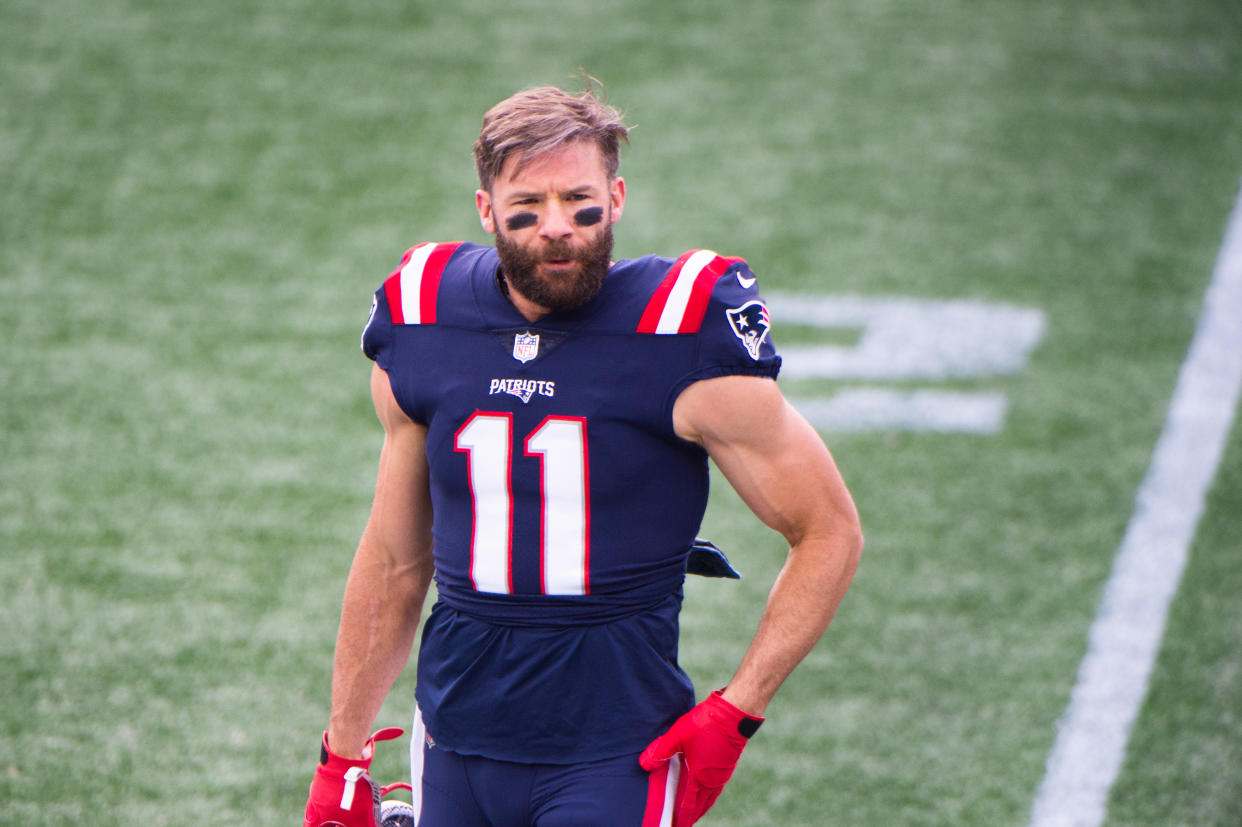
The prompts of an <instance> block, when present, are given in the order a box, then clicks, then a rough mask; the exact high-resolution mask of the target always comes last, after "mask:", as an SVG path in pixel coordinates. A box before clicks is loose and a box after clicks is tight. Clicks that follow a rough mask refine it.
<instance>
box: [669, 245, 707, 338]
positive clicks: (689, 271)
mask: <svg viewBox="0 0 1242 827" xmlns="http://www.w3.org/2000/svg"><path fill="white" fill-rule="evenodd" d="M715 259H716V254H715V253H714V252H712V251H711V250H699V251H698V252H696V253H694V255H692V256H690V258H689V259H687V260H686V263H685V264H684V265H682V268H681V272H680V273H678V274H677V281H676V282H674V283H673V289H672V290H671V291H669V294H668V300H667V301H666V302H665V303H664V309H663V310H662V311H661V312H660V321H659V322H658V323H657V324H656V331H655V332H656V333H660V334H665V335H668V334H673V333H676V332H677V331H678V330H679V329H680V328H681V320H682V318H684V317H685V315H686V307H687V305H689V303H690V295H691V293H692V292H693V290H694V281H695V279H697V278H698V277H699V273H701V272H703V268H704V267H706V266H707V265H709V264H711V263H712V262H713V261H714V260H715Z"/></svg>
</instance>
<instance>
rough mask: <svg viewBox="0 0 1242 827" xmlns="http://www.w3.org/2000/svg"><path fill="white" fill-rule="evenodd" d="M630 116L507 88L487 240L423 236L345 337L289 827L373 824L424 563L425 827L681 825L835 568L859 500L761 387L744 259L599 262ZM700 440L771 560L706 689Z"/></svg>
mask: <svg viewBox="0 0 1242 827" xmlns="http://www.w3.org/2000/svg"><path fill="white" fill-rule="evenodd" d="M626 133H627V128H626V127H625V126H624V125H623V123H622V121H621V119H620V116H619V115H618V113H617V112H616V111H615V110H614V109H613V108H612V107H610V106H608V105H607V104H605V103H603V102H602V101H601V100H600V99H599V98H598V97H597V96H596V95H595V93H594V89H593V86H592V84H590V83H589V82H588V88H587V90H586V91H585V92H584V93H582V94H570V93H567V92H564V91H562V90H560V89H557V88H553V87H541V88H537V89H531V90H527V91H524V92H520V93H518V94H516V95H514V96H513V97H511V98H509V99H507V100H505V101H502V102H501V103H499V104H497V105H496V106H495V107H493V108H492V109H491V110H490V111H489V112H488V113H487V114H486V116H485V117H484V120H483V128H482V131H481V133H480V135H479V138H478V141H477V142H476V144H475V147H474V153H475V159H476V165H477V170H478V174H479V181H480V187H479V189H478V191H477V192H476V193H475V204H476V207H477V210H478V215H479V219H480V222H481V223H482V226H483V229H484V230H485V231H487V232H488V233H489V234H492V235H494V237H495V244H494V245H493V246H481V245H478V244H472V243H459V242H453V243H425V244H419V245H416V246H415V247H413V248H411V249H410V250H409V251H408V252H407V253H406V254H405V256H404V257H403V258H402V260H401V263H400V265H399V266H398V267H397V269H396V270H395V271H394V272H393V273H392V275H391V276H390V277H388V278H387V279H386V280H385V281H384V282H383V284H382V285H381V286H380V288H379V289H378V290H377V291H376V293H375V297H374V303H373V306H372V311H371V317H370V320H369V321H368V323H367V325H366V328H365V331H364V333H363V337H362V347H363V350H364V352H365V353H366V355H367V356H368V357H370V358H371V359H372V360H373V361H374V366H373V368H372V373H371V394H372V398H373V401H374V404H375V409H376V411H377V413H378V415H379V419H380V422H381V423H382V425H383V429H384V444H383V448H382V450H381V453H380V458H379V474H378V479H377V483H376V489H375V497H374V502H373V505H372V509H371V515H370V518H369V520H368V522H367V525H366V528H365V530H364V531H363V534H362V538H361V541H360V542H359V545H358V549H357V552H356V554H355V557H354V561H353V564H352V567H351V569H350V573H349V578H348V581H347V583H346V587H345V598H344V605H343V608H342V611H341V621H340V629H339V633H338V637H337V643H336V655H335V661H334V665H333V680H332V708H331V715H330V717H329V722H328V728H327V731H326V732H325V733H324V735H323V738H322V742H321V760H320V765H319V767H318V770H317V772H316V773H315V776H314V781H313V782H312V785H311V791H310V800H309V802H308V804H307V809H306V820H305V824H306V825H308V827H320V825H321V824H323V823H324V822H330V821H335V822H339V823H341V824H344V825H346V826H347V827H354V826H355V825H367V827H373V825H374V824H375V823H376V821H375V820H376V817H377V813H378V793H377V788H376V787H375V785H374V783H373V782H372V781H371V780H370V777H369V775H368V774H367V767H368V766H369V762H370V759H371V755H372V752H373V750H374V747H375V743H376V742H377V741H380V740H384V739H386V738H390V737H393V731H392V730H381V731H380V732H378V733H375V734H374V735H369V733H370V728H371V726H372V723H373V721H374V719H375V716H376V715H377V714H378V711H379V709H380V706H381V703H382V702H383V700H384V698H385V696H386V695H387V693H388V691H389V689H390V687H391V686H392V684H393V682H394V680H395V679H396V677H397V676H398V674H399V673H400V672H401V670H402V669H403V668H404V666H405V664H406V662H407V659H408V657H409V654H410V652H411V648H412V645H413V643H414V639H415V634H416V631H417V629H418V625H419V619H420V614H421V611H422V608H423V602H424V599H425V597H426V594H427V591H428V588H429V585H430V583H431V581H432V579H433V578H434V580H435V583H436V587H437V599H436V601H435V604H434V605H433V607H432V609H431V612H430V615H429V617H428V619H427V621H426V624H425V625H424V627H423V630H422V638H421V643H420V645H419V651H418V665H417V689H416V701H417V706H416V712H415V716H414V731H413V738H412V743H411V765H412V774H413V779H412V781H413V785H414V793H413V794H414V808H415V810H416V811H418V813H419V816H418V819H419V820H418V824H419V825H420V827H448V826H449V825H451V826H452V827H475V825H477V827H487V825H535V824H538V825H541V827H553V826H554V825H566V826H568V825H574V827H583V825H608V827H617V825H634V827H639V825H669V824H671V825H676V827H688V825H691V824H693V823H694V822H695V821H697V820H698V819H699V818H700V817H701V816H702V815H703V813H705V812H706V811H707V810H708V808H710V807H711V806H712V804H713V803H714V802H715V800H716V798H717V796H719V795H720V792H721V790H722V789H723V787H724V785H725V783H726V782H727V781H728V780H729V778H730V776H731V775H732V773H733V771H734V767H735V765H736V764H737V761H738V759H739V757H740V756H741V754H742V750H743V748H744V747H745V746H746V743H747V739H749V738H750V737H751V736H753V735H754V734H755V732H756V730H757V729H758V728H759V725H760V724H761V723H762V722H763V720H764V718H763V715H764V713H765V711H766V709H767V706H768V703H769V701H770V700H771V699H772V697H773V695H774V694H775V692H776V691H777V688H778V687H779V686H780V685H781V683H782V682H783V681H784V680H785V678H786V677H787V676H788V675H789V674H790V672H791V671H792V670H793V669H794V668H795V666H796V665H797V664H798V663H799V662H800V661H801V660H802V659H803V657H804V656H805V655H806V654H807V653H808V652H809V651H810V650H811V648H812V647H813V646H814V645H815V643H816V642H817V641H818V640H819V638H820V637H821V636H822V634H823V633H824V631H825V629H826V627H827V626H828V623H829V621H830V620H831V619H832V617H833V614H834V612H835V611H836V609H837V606H838V604H839V603H840V601H841V599H842V596H843V595H844V592H845V590H846V588H847V587H848V585H849V583H850V581H851V579H852V577H853V574H854V570H855V568H856V566H857V563H858V559H859V555H860V553H861V548H862V535H861V531H860V528H859V522H858V517H857V513H856V511H855V508H854V504H853V501H852V499H851V497H850V494H849V492H848V491H847V489H846V486H845V484H844V483H843V481H842V479H841V476H840V474H839V473H838V470H837V467H836V465H835V463H834V461H833V459H832V457H831V455H830V454H829V451H828V449H827V448H826V447H825V446H824V443H823V442H822V440H821V439H820V438H819V436H818V435H817V434H816V433H815V431H814V430H813V429H812V428H811V427H810V426H809V425H808V424H807V422H806V421H805V420H804V419H803V418H802V417H801V416H799V414H798V413H797V412H796V411H795V410H794V409H793V408H792V407H791V406H790V405H789V403H788V402H787V401H786V400H785V399H784V397H783V396H782V394H781V392H780V391H779V390H778V388H777V385H776V382H775V377H776V375H777V372H778V370H779V367H780V357H779V356H778V355H777V354H776V351H775V348H774V346H773V343H772V337H771V335H770V332H769V326H770V321H769V317H768V313H767V309H766V307H765V305H764V303H763V299H762V298H761V297H760V295H759V293H758V287H757V281H756V276H755V275H754V273H752V271H751V270H750V268H749V266H748V265H747V263H746V262H745V261H744V260H742V259H739V258H729V257H725V256H721V255H717V254H716V253H714V252H712V251H707V250H692V251H690V252H687V253H686V254H684V255H682V256H679V257H676V258H662V257H659V256H646V257H643V258H638V259H630V260H623V261H617V262H614V261H613V260H612V245H613V236H612V230H613V225H614V224H615V223H616V222H617V221H618V220H619V219H620V218H621V216H622V214H623V211H624V209H625V203H626V186H625V181H624V179H622V178H621V177H620V176H619V175H618V174H617V170H618V157H619V147H620V143H621V142H623V141H625V140H626ZM709 459H710V460H711V461H713V462H714V463H715V464H716V466H717V467H718V468H719V469H720V471H721V472H722V473H723V475H724V477H725V478H726V479H727V480H728V481H729V483H730V484H731V485H732V486H733V487H734V488H735V489H736V490H737V492H738V494H739V495H740V496H741V498H742V500H743V501H744V502H745V503H746V504H747V505H748V506H749V507H750V509H751V510H752V511H753V512H754V514H755V515H756V517H757V518H758V519H759V520H761V521H762V522H764V523H765V524H767V525H768V526H770V527H771V528H772V529H774V530H775V531H777V532H779V533H780V534H781V535H782V536H783V537H784V539H785V540H786V541H787V542H788V546H789V553H788V557H787V559H786V561H785V564H784V567H783V569H782V571H781V572H780V574H779V576H778V577H777V579H776V582H775V584H774V585H773V587H772V589H771V592H770V595H769V597H768V600H767V604H766V606H765V607H764V609H763V611H762V615H761V617H760V618H759V620H758V629H757V632H756V634H755V635H754V638H753V640H752V641H751V642H750V644H749V647H748V648H747V650H746V652H745V655H744V657H743V658H742V660H741V663H740V664H739V666H738V667H737V670H736V672H735V673H734V675H733V677H732V679H731V680H730V681H729V683H728V685H727V686H725V687H723V688H722V689H717V690H716V691H714V692H711V693H709V694H707V695H706V697H705V698H703V699H702V700H701V701H699V702H698V703H697V704H696V702H695V701H696V699H695V695H694V691H693V687H692V686H691V683H690V680H689V679H688V678H687V676H686V674H685V673H684V672H683V671H682V669H681V668H680V666H679V665H678V651H677V647H678V613H679V610H680V608H681V603H682V587H683V581H684V577H685V573H686V570H687V565H688V559H689V558H690V555H691V550H692V548H694V547H695V534H696V532H697V530H698V528H699V525H700V522H701V520H702V518H703V514H704V510H705V508H706V503H707V493H708V477H709V474H708V460H709ZM702 552H703V545H702V544H699V548H698V552H696V556H695V558H694V561H693V562H692V568H693V570H696V571H703V570H704V566H703V559H702V556H701V555H702ZM716 564H717V566H719V565H720V564H721V561H720V560H719V559H717V560H716ZM726 569H727V566H726Z"/></svg>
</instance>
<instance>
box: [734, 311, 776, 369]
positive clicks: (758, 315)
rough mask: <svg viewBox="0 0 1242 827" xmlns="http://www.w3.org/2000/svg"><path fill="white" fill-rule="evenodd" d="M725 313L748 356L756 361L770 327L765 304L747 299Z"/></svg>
mask: <svg viewBox="0 0 1242 827" xmlns="http://www.w3.org/2000/svg"><path fill="white" fill-rule="evenodd" d="M725 315H727V316H728V317H729V327H731V328H732V329H733V333H734V335H735V336H737V337H738V338H739V339H741V341H742V344H743V345H744V346H745V347H746V352H747V353H749V354H750V358H752V359H754V360H755V361H758V360H759V348H760V347H762V346H763V340H764V339H766V338H767V337H768V331H769V330H771V329H772V319H771V317H770V316H769V315H768V308H767V305H765V304H764V303H763V302H761V301H758V300H756V301H749V302H746V304H744V305H742V306H741V307H734V308H730V309H728V310H726V311H725Z"/></svg>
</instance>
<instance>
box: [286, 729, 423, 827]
mask: <svg viewBox="0 0 1242 827" xmlns="http://www.w3.org/2000/svg"><path fill="white" fill-rule="evenodd" d="M404 732H405V731H404V730H402V729H399V728H398V727H388V728H386V729H381V730H380V731H379V732H377V733H375V734H374V735H372V736H371V737H370V738H368V739H367V742H366V743H365V744H363V746H362V757H361V758H345V757H343V756H340V755H337V754H336V753H335V752H333V751H332V750H330V749H328V733H326V732H325V733H324V734H323V743H322V744H321V745H320V751H319V766H318V767H316V768H315V777H314V778H313V779H311V785H310V797H309V798H308V799H307V801H306V815H305V817H304V818H303V819H302V827H327V825H339V827H379V823H380V787H379V785H378V784H376V783H375V782H374V781H372V780H371V775H370V773H368V772H367V770H368V769H369V768H370V766H371V756H372V755H374V754H375V742H376V741H390V740H392V739H393V738H400V737H401V735H402V734H404Z"/></svg>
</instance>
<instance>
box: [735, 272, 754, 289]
mask: <svg viewBox="0 0 1242 827" xmlns="http://www.w3.org/2000/svg"><path fill="white" fill-rule="evenodd" d="M737 283H738V284H740V285H742V286H743V287H745V288H746V289H747V290H749V289H750V288H752V287H754V286H755V280H754V279H747V278H743V277H742V274H741V273H738V274H737Z"/></svg>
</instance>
